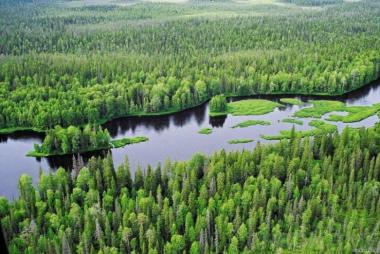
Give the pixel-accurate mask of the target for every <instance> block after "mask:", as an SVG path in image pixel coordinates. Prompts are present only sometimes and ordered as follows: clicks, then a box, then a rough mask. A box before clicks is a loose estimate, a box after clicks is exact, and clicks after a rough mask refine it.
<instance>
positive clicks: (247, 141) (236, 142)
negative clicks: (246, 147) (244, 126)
mask: <svg viewBox="0 0 380 254" xmlns="http://www.w3.org/2000/svg"><path fill="white" fill-rule="evenodd" d="M251 142H253V139H249V138H241V139H232V140H230V141H228V143H229V144H231V145H234V144H243V143H251Z"/></svg>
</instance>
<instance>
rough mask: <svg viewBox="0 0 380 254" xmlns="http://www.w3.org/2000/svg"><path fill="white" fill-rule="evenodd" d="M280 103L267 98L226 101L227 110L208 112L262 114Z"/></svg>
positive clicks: (212, 113)
mask: <svg viewBox="0 0 380 254" xmlns="http://www.w3.org/2000/svg"><path fill="white" fill-rule="evenodd" d="M281 106H282V105H281V104H279V103H277V102H273V101H268V100H262V99H249V100H241V101H234V102H230V103H227V111H224V112H210V115H213V116H215V115H216V114H217V115H227V114H231V115H233V116H244V115H264V114H267V113H270V112H272V111H273V110H274V109H275V108H276V107H281Z"/></svg>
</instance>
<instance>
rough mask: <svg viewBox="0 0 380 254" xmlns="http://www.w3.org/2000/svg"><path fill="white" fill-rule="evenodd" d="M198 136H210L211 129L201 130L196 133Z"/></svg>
mask: <svg viewBox="0 0 380 254" xmlns="http://www.w3.org/2000/svg"><path fill="white" fill-rule="evenodd" d="M198 133H199V134H203V135H210V134H211V133H212V129H211V128H202V129H200V130H199V131H198Z"/></svg>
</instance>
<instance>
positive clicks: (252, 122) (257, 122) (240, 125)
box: [231, 120, 271, 129]
mask: <svg viewBox="0 0 380 254" xmlns="http://www.w3.org/2000/svg"><path fill="white" fill-rule="evenodd" d="M270 124H271V123H270V122H269V121H265V120H247V121H244V122H241V123H238V124H236V125H234V126H232V127H231V128H233V129H235V128H246V127H249V126H254V125H265V126H268V125H270Z"/></svg>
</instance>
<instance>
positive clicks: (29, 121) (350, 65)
mask: <svg viewBox="0 0 380 254" xmlns="http://www.w3.org/2000/svg"><path fill="white" fill-rule="evenodd" d="M316 2H318V1H316ZM70 3H71V1H67V2H66V1H64V2H63V3H61V2H55V1H47V2H43V3H39V2H32V3H28V1H24V0H17V1H16V0H14V1H13V0H6V1H2V2H1V8H0V15H1V17H2V19H0V27H2V29H1V31H0V54H1V57H0V94H1V100H0V130H3V131H8V132H12V131H14V130H17V129H20V128H23V129H32V128H39V129H48V128H53V127H54V126H55V125H61V126H63V127H67V126H69V125H83V124H86V123H91V124H95V123H103V122H105V121H107V120H110V119H112V118H116V117H120V116H127V115H144V114H157V113H165V112H166V113H167V112H175V111H179V110H182V109H186V108H189V107H193V106H196V105H198V104H200V103H202V102H204V101H206V100H207V99H210V98H211V97H212V96H213V95H216V94H220V93H224V94H225V95H252V94H274V93H275V94H278V93H287V94H289V93H290V94H326V95H336V94H342V93H345V92H347V91H351V90H354V89H357V88H359V87H361V86H363V85H365V84H367V83H369V82H370V81H372V80H375V79H377V78H378V77H379V76H380V53H379V52H380V29H379V24H380V3H379V1H377V0H366V1H361V2H358V3H344V4H337V5H323V6H324V7H323V9H307V8H306V9H305V8H303V7H302V6H301V7H298V5H289V6H287V5H285V6H278V5H275V4H274V5H249V4H234V3H233V2H231V3H228V2H223V3H208V2H203V1H200V2H195V3H192V2H190V3H188V4H186V5H183V4H182V5H181V4H169V3H162V4H155V3H151V4H149V3H136V4H133V5H132V6H107V5H106V6H96V5H95V6H86V5H83V6H80V5H79V6H77V5H73V4H72V5H70ZM317 8H319V7H317ZM213 13H216V14H218V13H220V15H221V17H218V15H216V14H215V15H213ZM263 13H264V14H263ZM215 16H216V17H215Z"/></svg>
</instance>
